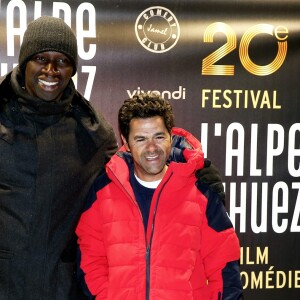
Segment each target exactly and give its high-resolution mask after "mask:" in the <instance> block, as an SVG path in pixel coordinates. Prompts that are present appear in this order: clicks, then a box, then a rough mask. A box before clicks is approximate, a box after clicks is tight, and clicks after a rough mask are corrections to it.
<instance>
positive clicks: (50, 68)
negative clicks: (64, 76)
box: [44, 61, 59, 74]
mask: <svg viewBox="0 0 300 300" xmlns="http://www.w3.org/2000/svg"><path fill="white" fill-rule="evenodd" d="M44 70H45V72H47V73H49V74H57V73H59V70H58V69H57V66H56V64H55V63H54V62H51V61H49V62H48V63H47V64H46V65H45V67H44Z"/></svg>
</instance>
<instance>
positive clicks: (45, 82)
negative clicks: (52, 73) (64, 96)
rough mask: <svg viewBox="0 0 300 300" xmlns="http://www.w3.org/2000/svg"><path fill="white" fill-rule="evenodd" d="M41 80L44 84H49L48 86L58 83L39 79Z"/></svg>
mask: <svg viewBox="0 0 300 300" xmlns="http://www.w3.org/2000/svg"><path fill="white" fill-rule="evenodd" d="M39 82H41V83H42V84H44V85H47V86H53V85H57V84H58V82H49V81H45V80H41V79H39Z"/></svg>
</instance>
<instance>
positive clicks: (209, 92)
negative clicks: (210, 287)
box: [0, 0, 300, 300]
mask: <svg viewBox="0 0 300 300" xmlns="http://www.w3.org/2000/svg"><path fill="white" fill-rule="evenodd" d="M0 14H1V15H0V17H1V18H0V73H1V75H4V74H5V73H6V72H8V71H10V70H11V69H12V68H13V66H14V65H15V64H16V63H17V62H18V53H19V48H20V42H21V41H22V37H23V33H24V31H25V29H26V26H27V24H28V23H29V22H30V21H32V20H33V19H35V18H37V17H39V16H40V15H45V14H46V15H53V16H57V17H61V18H63V19H64V20H65V22H66V23H67V24H69V25H70V26H71V27H72V29H73V30H74V32H75V33H76V35H77V38H78V49H79V58H80V59H79V64H80V65H79V68H78V73H77V74H76V76H75V77H74V80H75V82H76V85H77V87H78V89H79V91H80V92H81V93H82V94H84V95H85V97H86V98H87V99H89V100H90V101H91V103H92V104H93V105H94V106H95V107H97V108H98V109H100V110H101V111H102V112H103V114H104V115H105V116H106V118H107V119H108V120H109V121H110V122H111V123H112V124H113V126H114V128H115V130H116V131H117V111H118V109H119V107H120V105H121V103H122V102H123V100H125V99H127V98H129V97H130V96H132V95H133V94H135V93H137V92H140V91H157V92H159V93H160V94H161V95H162V96H163V97H164V98H166V99H170V101H171V104H172V105H173V108H174V111H175V117H176V125H177V126H179V127H184V128H185V129H187V130H189V131H191V132H192V133H193V134H194V135H195V136H196V137H198V138H199V139H200V140H201V142H202V145H203V149H204V151H205V155H206V157H208V158H209V159H211V160H212V161H213V163H214V164H215V165H216V166H217V167H218V168H219V169H220V172H221V174H222V177H223V180H224V186H225V189H226V206H227V208H228V211H229V214H230V218H231V220H232V222H233V224H234V226H235V229H236V231H237V233H238V236H239V238H240V242H241V261H240V263H241V276H242V280H243V285H244V289H245V299H247V300H248V299H255V300H266V299H275V300H276V299H278V300H283V299H289V300H291V299H295V300H296V299H300V255H299V253H300V117H299V115H300V76H299V74H300V1H297V0H281V1H278V0H266V1H261V0H247V1H246V0H245V1H235V0H223V1H221V0H220V1H217V0H188V1H179V0H173V1H170V0H169V1H122V0H119V1H114V0H107V1H103V0H100V1H96V0H94V1H87V2H82V1H78V0H68V1H22V0H11V1H8V0H7V1H0Z"/></svg>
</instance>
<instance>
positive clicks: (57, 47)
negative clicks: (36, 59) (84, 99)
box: [19, 16, 78, 75]
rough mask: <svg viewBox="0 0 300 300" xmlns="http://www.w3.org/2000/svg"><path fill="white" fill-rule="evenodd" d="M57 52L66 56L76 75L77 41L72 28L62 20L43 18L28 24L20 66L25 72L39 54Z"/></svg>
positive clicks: (20, 56)
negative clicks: (27, 65)
mask: <svg viewBox="0 0 300 300" xmlns="http://www.w3.org/2000/svg"><path fill="white" fill-rule="evenodd" d="M45 51H56V52H61V53H63V54H65V55H66V56H67V57H68V58H69V59H70V60H71V62H72V65H73V74H72V75H74V74H75V73H76V70H77V64H78V57H77V40H76V36H75V34H74V33H73V31H72V30H71V28H70V27H69V26H68V25H67V24H66V23H65V22H64V21H63V20H62V19H60V18H55V17H50V16H42V17H40V18H38V19H36V20H35V21H33V22H31V23H29V24H28V26H27V29H26V31H25V33H24V37H23V43H22V45H21V49H20V54H19V66H20V69H21V71H24V70H25V67H26V64H27V62H28V61H29V60H30V58H32V56H34V55H35V54H37V53H41V52H45Z"/></svg>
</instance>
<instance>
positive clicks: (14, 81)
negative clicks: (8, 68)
mask: <svg viewBox="0 0 300 300" xmlns="http://www.w3.org/2000/svg"><path fill="white" fill-rule="evenodd" d="M11 85H12V88H13V90H14V92H15V93H16V95H17V101H18V103H19V104H21V106H23V107H24V108H25V109H27V111H28V112H32V113H34V114H38V115H43V116H47V115H48V116H50V115H58V114H63V113H65V112H67V111H68V110H69V109H70V107H71V102H72V99H73V97H74V94H75V86H74V83H73V80H70V82H69V85H68V86H67V88H66V89H65V91H64V94H63V96H62V98H61V99H60V100H59V101H44V100H41V99H39V98H36V97H33V96H31V95H29V94H28V93H27V92H26V90H25V88H24V86H25V84H24V75H23V74H22V73H21V72H20V70H19V68H18V67H16V68H14V70H13V71H12V74H11Z"/></svg>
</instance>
